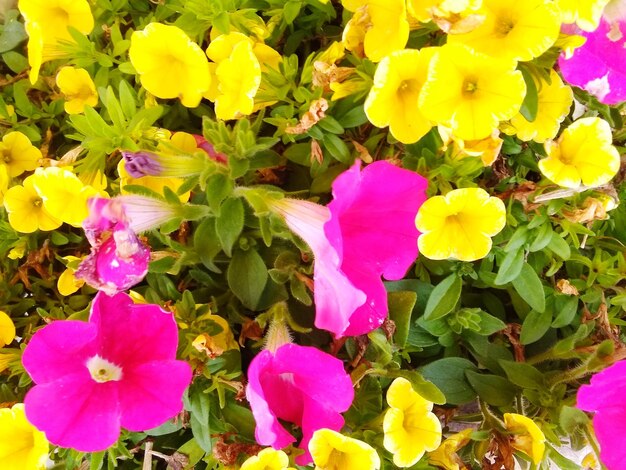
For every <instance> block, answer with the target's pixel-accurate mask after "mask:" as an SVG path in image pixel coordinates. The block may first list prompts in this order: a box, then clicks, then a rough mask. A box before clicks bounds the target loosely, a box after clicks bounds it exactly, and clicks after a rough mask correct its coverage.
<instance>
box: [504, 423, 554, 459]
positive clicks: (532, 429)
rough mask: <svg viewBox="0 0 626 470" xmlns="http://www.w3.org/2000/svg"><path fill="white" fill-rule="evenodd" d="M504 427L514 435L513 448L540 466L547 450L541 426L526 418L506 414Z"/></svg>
mask: <svg viewBox="0 0 626 470" xmlns="http://www.w3.org/2000/svg"><path fill="white" fill-rule="evenodd" d="M504 427H505V428H506V430H507V431H508V432H510V433H511V434H512V435H513V436H512V441H511V447H513V448H514V449H515V450H517V451H519V452H522V453H524V454H526V455H527V456H528V457H530V458H531V460H532V461H533V462H534V464H535V465H538V464H539V462H541V460H542V459H543V454H544V452H545V450H546V444H545V442H546V437H545V436H544V434H543V432H542V431H541V429H539V426H537V425H536V424H535V422H534V421H533V420H532V419H530V418H527V417H526V416H523V415H519V414H516V413H504Z"/></svg>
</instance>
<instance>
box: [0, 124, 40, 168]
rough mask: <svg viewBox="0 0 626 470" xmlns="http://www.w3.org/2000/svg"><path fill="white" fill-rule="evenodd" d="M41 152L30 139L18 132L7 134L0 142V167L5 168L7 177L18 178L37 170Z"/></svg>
mask: <svg viewBox="0 0 626 470" xmlns="http://www.w3.org/2000/svg"><path fill="white" fill-rule="evenodd" d="M40 159H41V151H40V150H39V149H38V148H37V147H35V146H33V144H32V143H31V142H30V139H29V138H28V137H26V136H25V135H24V134H22V133H21V132H18V131H13V132H9V133H7V134H5V135H4V137H2V142H0V166H3V167H5V169H6V171H7V173H8V175H9V177H14V176H19V175H21V174H22V173H24V172H25V171H33V170H34V169H35V168H37V165H38V164H39V160H40Z"/></svg>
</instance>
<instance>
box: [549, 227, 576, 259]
mask: <svg viewBox="0 0 626 470" xmlns="http://www.w3.org/2000/svg"><path fill="white" fill-rule="evenodd" d="M548 248H549V249H550V250H552V251H553V252H554V254H555V255H557V256H558V257H559V258H561V259H562V260H564V261H567V260H568V259H569V258H570V256H571V255H572V250H571V249H570V247H569V245H568V244H567V242H566V241H565V240H563V238H561V236H560V235H559V234H558V233H556V232H552V239H551V240H550V243H548Z"/></svg>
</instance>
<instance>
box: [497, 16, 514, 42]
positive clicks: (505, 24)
mask: <svg viewBox="0 0 626 470" xmlns="http://www.w3.org/2000/svg"><path fill="white" fill-rule="evenodd" d="M514 27H515V23H514V22H513V20H512V19H510V18H499V19H497V20H496V24H495V28H494V32H495V34H496V36H498V37H499V38H503V37H505V36H506V35H507V34H509V33H510V32H511V30H512V29H513V28H514Z"/></svg>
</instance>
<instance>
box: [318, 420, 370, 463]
mask: <svg viewBox="0 0 626 470" xmlns="http://www.w3.org/2000/svg"><path fill="white" fill-rule="evenodd" d="M309 451H310V452H311V455H312V456H313V462H314V463H315V470H335V469H341V470H378V469H379V468H380V457H379V456H378V454H377V453H376V451H375V450H374V448H373V447H372V446H370V445H369V444H366V443H365V442H363V441H359V440H358V439H353V438H351V437H347V436H344V435H342V434H339V433H338V432H336V431H333V430H332V429H320V430H319V431H317V432H316V433H315V434H314V435H313V438H312V439H311V442H310V443H309Z"/></svg>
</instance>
